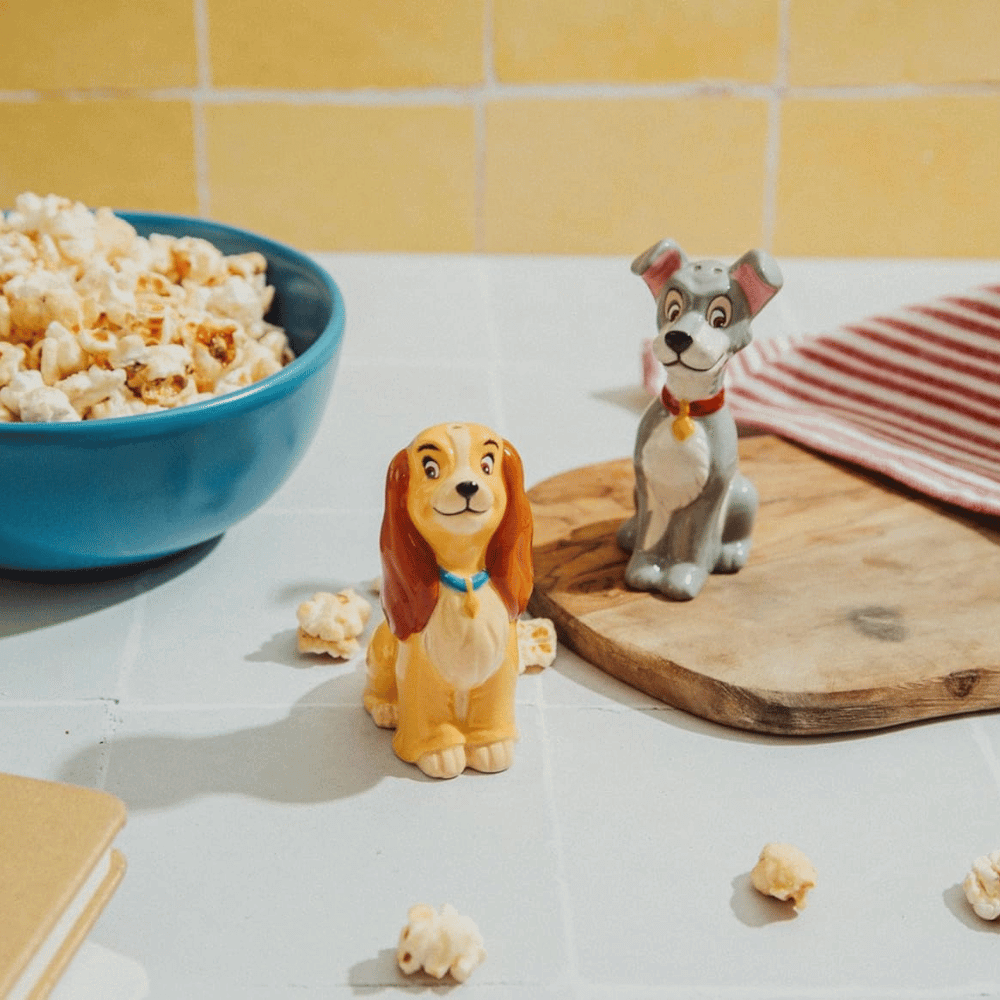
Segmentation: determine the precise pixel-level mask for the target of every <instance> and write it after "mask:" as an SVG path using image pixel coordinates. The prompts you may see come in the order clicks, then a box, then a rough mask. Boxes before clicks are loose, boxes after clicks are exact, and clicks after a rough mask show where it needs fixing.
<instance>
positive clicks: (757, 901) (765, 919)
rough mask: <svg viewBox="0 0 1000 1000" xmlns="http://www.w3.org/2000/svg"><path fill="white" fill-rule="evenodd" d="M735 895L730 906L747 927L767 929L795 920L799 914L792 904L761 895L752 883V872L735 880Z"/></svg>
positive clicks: (745, 873)
mask: <svg viewBox="0 0 1000 1000" xmlns="http://www.w3.org/2000/svg"><path fill="white" fill-rule="evenodd" d="M732 885H733V895H732V897H731V898H730V900H729V905H730V907H731V908H732V911H733V913H735V914H736V919H737V920H739V922H740V923H741V924H744V925H745V926H747V927H766V926H767V925H768V924H777V923H781V922H782V921H785V920H794V919H795V918H796V917H797V916H798V912H797V911H796V909H795V907H794V906H792V904H791V903H785V902H782V901H781V900H780V899H772V898H771V897H770V896H763V895H761V894H760V893H759V892H758V891H757V890H756V889H755V888H754V887H753V883H752V882H751V881H750V872H744V873H743V874H742V875H737V876H736V878H734V879H733V883H732Z"/></svg>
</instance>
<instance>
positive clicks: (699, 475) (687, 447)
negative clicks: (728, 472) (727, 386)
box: [641, 420, 711, 548]
mask: <svg viewBox="0 0 1000 1000" xmlns="http://www.w3.org/2000/svg"><path fill="white" fill-rule="evenodd" d="M672 424H673V421H672V420H664V421H663V422H662V423H661V424H660V426H659V427H657V429H656V430H655V431H654V432H653V433H652V434H650V436H649V438H648V439H647V441H646V443H645V444H644V445H643V448H642V453H641V460H642V470H643V472H644V473H645V476H646V507H647V510H648V511H649V522H648V524H647V525H646V528H645V531H644V532H643V539H642V546H643V548H649V547H651V546H653V545H655V543H656V542H657V541H658V540H659V539H660V538H661V537H662V535H663V532H664V531H665V530H666V527H667V522H668V521H669V520H670V515H671V514H673V512H674V511H675V510H680V508H681V507H686V506H687V505H688V504H689V503H691V501H692V500H694V499H695V498H696V497H697V496H698V494H699V493H701V491H702V489H704V486H705V483H706V482H707V481H708V471H709V464H710V461H711V457H710V455H709V445H708V435H707V434H706V433H705V430H704V428H703V427H702V426H701V425H700V424H699V423H698V422H697V421H695V424H694V433H693V434H692V435H691V436H690V437H689V438H687V439H686V440H684V441H678V440H677V438H676V437H675V436H674V433H673V431H672V429H671V426H672Z"/></svg>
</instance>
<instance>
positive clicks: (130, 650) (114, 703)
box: [97, 580, 146, 789]
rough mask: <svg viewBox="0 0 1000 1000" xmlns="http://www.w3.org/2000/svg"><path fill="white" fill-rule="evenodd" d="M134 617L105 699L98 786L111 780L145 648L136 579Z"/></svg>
mask: <svg viewBox="0 0 1000 1000" xmlns="http://www.w3.org/2000/svg"><path fill="white" fill-rule="evenodd" d="M132 599H133V601H134V604H133V606H132V621H131V623H130V624H129V629H128V634H127V635H126V636H125V642H124V643H123V644H122V652H121V656H120V657H119V658H118V672H117V676H116V678H115V691H114V695H113V696H112V697H111V698H106V699H103V701H104V726H103V729H102V731H101V740H100V750H99V753H98V763H97V787H98V788H101V789H104V788H105V787H106V785H107V780H108V768H109V766H110V763H111V743H112V740H113V739H114V737H115V735H116V734H117V732H118V730H119V729H120V728H121V725H122V721H123V720H122V715H121V711H120V709H121V705H122V702H123V701H124V700H125V697H126V692H127V688H128V680H129V677H130V676H131V674H132V670H133V669H134V667H135V665H136V663H137V662H138V660H139V654H140V652H141V649H142V636H143V633H144V632H145V626H146V591H145V590H144V589H143V588H142V585H141V584H140V582H139V581H138V580H136V581H135V582H134V583H133V585H132Z"/></svg>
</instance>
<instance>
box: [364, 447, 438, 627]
mask: <svg viewBox="0 0 1000 1000" xmlns="http://www.w3.org/2000/svg"><path fill="white" fill-rule="evenodd" d="M409 486H410V462H409V458H408V457H407V454H406V451H405V450H403V451H401V452H399V453H398V454H397V455H396V456H395V458H393V460H392V461H391V462H390V463H389V471H388V473H387V474H386V477H385V512H384V514H383V515H382V531H381V533H380V534H379V546H380V548H381V552H382V609H383V610H384V611H385V617H386V621H387V622H388V623H389V628H390V630H391V631H392V634H393V635H394V636H395V637H396V638H397V639H399V640H400V642H403V641H404V640H406V639H408V638H409V637H410V636H411V635H413V633H414V632H421V631H423V629H424V626H425V625H426V624H427V621H428V619H429V618H430V616H431V612H432V611H433V610H434V605H435V604H436V603H437V598H438V586H439V583H438V571H437V561H436V560H435V558H434V553H433V552H432V551H431V547H430V546H429V545H428V544H427V542H425V541H424V539H423V536H422V535H421V534H420V533H419V532H418V531H417V529H416V526H415V525H414V523H413V521H412V519H411V518H410V512H409V511H408V510H407V509H406V498H407V491H408V490H409Z"/></svg>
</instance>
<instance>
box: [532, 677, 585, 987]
mask: <svg viewBox="0 0 1000 1000" xmlns="http://www.w3.org/2000/svg"><path fill="white" fill-rule="evenodd" d="M534 704H535V709H536V711H537V712H538V731H539V741H540V744H541V750H542V784H543V787H544V789H545V798H546V804H547V807H548V808H547V811H548V815H549V826H550V828H551V830H552V847H553V851H554V853H555V858H556V866H555V873H554V877H555V880H556V889H557V894H558V899H559V910H560V912H561V914H562V922H563V947H564V948H565V949H566V969H565V974H564V977H563V978H564V979H565V980H566V981H567V983H568V984H569V985H578V984H580V963H579V957H578V955H577V948H576V927H575V924H574V921H573V901H572V898H571V896H570V890H569V879H568V877H567V873H566V853H565V850H564V848H563V836H562V829H561V827H560V825H559V810H558V809H557V808H556V796H555V772H554V768H553V762H552V740H551V738H550V734H549V726H548V716H547V712H546V708H547V706H546V702H545V685H544V684H543V683H541V681H539V684H538V690H537V697H536V698H535V702H534ZM567 983H564V984H563V985H566V984H567Z"/></svg>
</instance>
